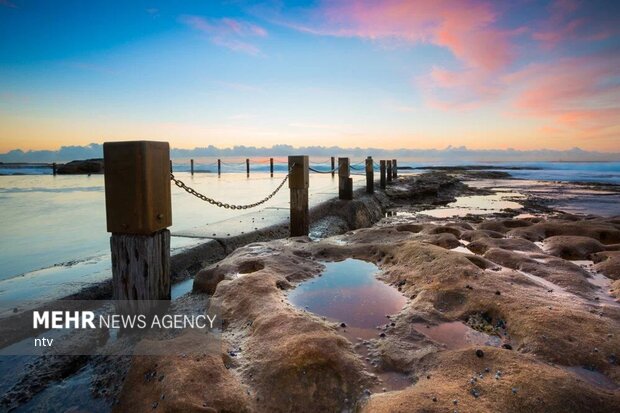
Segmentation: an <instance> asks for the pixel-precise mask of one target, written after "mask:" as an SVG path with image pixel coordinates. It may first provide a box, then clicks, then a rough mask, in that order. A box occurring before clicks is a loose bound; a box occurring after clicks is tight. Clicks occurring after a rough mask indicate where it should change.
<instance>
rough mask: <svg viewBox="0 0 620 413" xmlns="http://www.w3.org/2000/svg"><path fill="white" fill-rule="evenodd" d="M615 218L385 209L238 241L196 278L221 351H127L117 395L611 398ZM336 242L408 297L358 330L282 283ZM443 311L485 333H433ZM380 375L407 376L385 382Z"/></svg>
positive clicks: (616, 340) (619, 307) (450, 403)
mask: <svg viewBox="0 0 620 413" xmlns="http://www.w3.org/2000/svg"><path fill="white" fill-rule="evenodd" d="M619 228H620V224H619V223H618V221H617V220H613V219H609V220H604V219H593V220H589V219H577V218H575V217H573V216H558V217H556V218H551V219H548V220H541V219H538V218H536V219H489V220H484V221H482V222H481V223H479V224H475V223H471V222H464V221H458V220H457V221H445V223H443V224H438V223H436V222H435V223H421V222H411V223H403V222H402V221H398V223H392V222H391V221H390V219H387V218H386V219H385V220H383V221H382V222H380V223H379V224H378V225H376V226H374V227H372V228H365V229H359V230H355V231H351V232H348V233H346V234H343V235H339V236H335V237H330V238H326V239H323V240H321V241H315V242H312V241H311V240H310V239H308V238H294V239H287V240H277V241H271V242H265V243H255V244H251V245H248V246H246V247H242V248H239V249H237V250H236V251H235V252H234V253H233V254H231V255H229V256H228V257H227V258H225V259H224V260H222V261H220V262H219V263H217V264H214V265H212V266H210V267H208V268H206V269H204V270H202V271H201V272H200V273H198V275H197V276H196V278H195V283H194V290H195V291H196V292H206V293H208V294H212V297H211V300H212V303H213V305H217V306H219V308H221V312H222V317H223V319H224V324H225V327H224V332H223V340H224V345H223V346H224V348H223V349H222V355H221V357H220V358H218V357H206V358H204V359H201V360H189V359H188V360H184V359H178V358H173V359H170V358H163V359H149V360H142V359H137V360H134V362H133V365H132V367H131V370H130V376H129V377H130V378H129V379H128V381H127V383H126V384H125V388H124V389H123V394H122V397H121V401H120V404H119V406H131V408H132V409H134V410H144V409H150V408H152V403H153V402H154V401H155V400H156V399H157V398H158V397H161V394H162V393H166V402H165V403H160V404H159V405H158V406H159V407H158V409H163V407H164V406H170V407H166V409H169V410H165V411H179V409H182V410H184V411H257V412H317V411H339V412H342V411H364V412H400V411H402V412H411V411H420V412H421V411H424V412H435V411H437V412H445V411H476V412H487V411H488V412H496V411H504V412H522V411H533V412H567V411H571V412H581V411H583V412H586V411H597V412H612V411H615V409H616V408H617V406H618V405H619V404H620V387H619V386H620V366H619V365H618V356H619V354H618V353H619V349H620V302H619V301H618V298H617V297H618V290H620V285H618V284H617V283H618V281H617V279H618V273H617V271H616V269H617V266H618V259H619V257H618V251H616V250H615V248H616V246H615V245H614V244H616V243H617V242H618V237H619V236H620V229H619ZM456 247H459V248H457V250H453V248H456ZM465 248H467V249H465ZM467 251H469V252H467ZM347 258H356V259H360V260H364V261H367V262H371V263H374V264H376V265H377V266H378V267H379V268H380V269H381V270H382V271H381V272H380V273H379V275H378V277H379V278H380V279H381V280H382V281H383V282H385V283H387V284H389V285H392V286H393V287H394V288H396V289H398V290H399V291H401V293H402V294H404V295H405V297H407V301H406V304H405V305H404V306H403V308H402V309H401V311H400V312H398V313H397V314H391V315H389V316H390V318H389V319H386V324H385V325H380V326H377V327H378V330H377V331H376V336H375V337H374V338H370V339H368V340H364V343H363V344H362V343H361V342H355V340H354V339H352V338H351V337H348V336H347V335H346V334H345V330H346V328H343V327H342V326H340V324H339V322H338V321H340V320H329V319H324V318H322V317H321V316H320V315H315V314H312V313H311V312H308V311H305V310H304V309H302V308H296V307H295V306H293V305H292V304H291V303H290V302H289V300H288V298H287V294H288V292H289V291H291V290H292V289H293V288H295V286H296V285H297V284H298V283H300V282H303V281H305V280H308V279H311V278H313V277H317V276H319V275H320V273H321V271H322V270H323V268H324V264H323V263H324V262H329V261H340V260H344V259H347ZM571 260H589V261H593V265H592V266H590V267H584V266H582V265H579V262H572V261H571ZM614 280H616V281H614ZM601 283H603V284H601ZM614 294H615V298H614ZM342 321H343V322H345V321H346V315H343V320H342ZM449 323H453V324H449ZM446 325H457V326H462V328H466V329H471V330H472V331H475V332H478V333H479V334H486V335H488V336H489V337H491V338H495V340H494V341H493V340H491V341H490V342H489V344H486V345H483V344H480V343H473V342H471V343H469V342H467V337H465V336H463V337H462V338H461V339H448V340H441V339H437V337H433V336H432V335H430V333H426V330H425V328H428V329H429V330H428V331H432V329H433V328H434V327H440V326H446ZM420 326H422V328H421V327H420ZM424 326H426V327H425V328H424ZM450 340H453V341H450ZM362 350H363V351H362ZM369 359H370V361H369ZM155 365H157V367H155ZM149 370H157V371H160V370H161V372H163V374H165V375H166V378H165V379H164V380H163V382H165V385H164V384H155V385H150V386H149V385H145V384H144V383H141V380H142V381H143V377H144V374H145V372H147V371H149ZM166 372H168V373H166ZM387 375H392V376H393V377H394V376H396V377H399V378H401V379H402V380H401V381H400V383H402V382H403V381H404V382H406V383H409V384H408V385H404V386H403V385H402V384H401V385H399V386H392V384H391V383H390V382H389V380H387V379H386V377H387ZM214 380H219V381H221V382H222V383H226V386H215V385H213V384H212V383H213V382H214ZM163 382H162V383H163ZM164 386H169V387H166V388H164ZM382 388H385V391H382ZM174 389H183V391H180V390H176V391H175V390H174ZM207 391H208V393H207ZM130 400H131V401H130ZM127 403H129V404H127ZM168 403H170V404H168ZM175 409H176V410H175ZM209 409H212V410H209ZM119 411H125V410H123V408H122V407H119Z"/></svg>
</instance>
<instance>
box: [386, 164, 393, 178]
mask: <svg viewBox="0 0 620 413" xmlns="http://www.w3.org/2000/svg"><path fill="white" fill-rule="evenodd" d="M385 163H386V164H387V175H386V177H387V181H388V182H392V161H390V160H387V161H385Z"/></svg>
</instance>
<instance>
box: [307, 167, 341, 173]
mask: <svg viewBox="0 0 620 413" xmlns="http://www.w3.org/2000/svg"><path fill="white" fill-rule="evenodd" d="M308 169H309V170H311V171H312V172H316V173H317V174H331V173H332V172H336V171H337V170H338V167H336V168H334V169H332V170H331V171H320V170H318V169H314V168H311V167H308Z"/></svg>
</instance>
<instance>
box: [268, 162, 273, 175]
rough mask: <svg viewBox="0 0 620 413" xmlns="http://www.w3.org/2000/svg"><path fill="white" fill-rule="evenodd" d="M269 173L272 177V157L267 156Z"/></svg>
mask: <svg viewBox="0 0 620 413" xmlns="http://www.w3.org/2000/svg"><path fill="white" fill-rule="evenodd" d="M269 173H270V174H271V177H272V178H273V158H269Z"/></svg>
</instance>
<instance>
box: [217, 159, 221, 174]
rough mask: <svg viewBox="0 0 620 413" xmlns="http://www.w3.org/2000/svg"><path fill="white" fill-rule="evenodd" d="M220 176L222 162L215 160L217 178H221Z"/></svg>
mask: <svg viewBox="0 0 620 413" xmlns="http://www.w3.org/2000/svg"><path fill="white" fill-rule="evenodd" d="M221 175H222V160H221V159H218V160H217V176H218V177H219V176H221Z"/></svg>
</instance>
